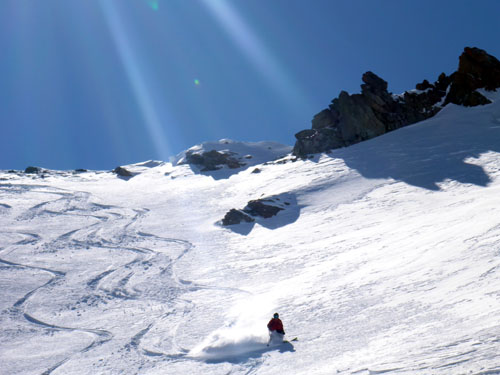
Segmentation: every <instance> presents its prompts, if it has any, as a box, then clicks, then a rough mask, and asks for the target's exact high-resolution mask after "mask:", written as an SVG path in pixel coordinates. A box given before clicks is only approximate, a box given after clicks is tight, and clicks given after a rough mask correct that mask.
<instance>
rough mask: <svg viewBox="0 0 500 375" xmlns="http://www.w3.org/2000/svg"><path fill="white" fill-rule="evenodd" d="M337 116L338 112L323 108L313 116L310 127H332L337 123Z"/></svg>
mask: <svg viewBox="0 0 500 375" xmlns="http://www.w3.org/2000/svg"><path fill="white" fill-rule="evenodd" d="M338 116H339V114H338V113H336V112H332V111H331V110H330V109H324V110H322V111H321V112H319V113H317V114H316V115H315V116H314V117H313V119H312V128H313V129H316V130H317V129H323V128H331V127H334V126H335V125H336V124H337V123H338V120H339V118H338Z"/></svg>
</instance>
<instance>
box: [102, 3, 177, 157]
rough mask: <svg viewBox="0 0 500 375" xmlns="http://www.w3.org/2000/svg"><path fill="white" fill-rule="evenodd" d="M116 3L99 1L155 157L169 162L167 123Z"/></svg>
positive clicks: (170, 120)
mask: <svg viewBox="0 0 500 375" xmlns="http://www.w3.org/2000/svg"><path fill="white" fill-rule="evenodd" d="M113 4H114V3H113V2H112V1H105V0H103V1H101V2H100V5H101V9H102V11H103V13H104V15H105V18H106V22H107V23H108V27H109V29H110V31H111V35H112V38H113V40H114V42H115V44H116V47H117V50H118V53H119V55H120V58H121V60H122V63H123V67H124V69H125V72H126V74H127V77H128V80H129V82H130V85H131V87H132V89H133V92H134V95H135V98H136V100H137V103H138V105H139V108H140V110H141V112H142V116H143V118H144V121H145V126H146V128H147V130H148V132H149V136H150V138H151V140H152V142H153V144H154V146H155V151H156V155H158V156H159V157H160V158H161V159H162V160H168V158H169V156H170V147H169V144H168V142H167V137H166V134H165V130H164V128H163V124H164V123H165V121H162V118H160V115H159V113H158V110H157V108H156V105H155V101H154V98H153V95H152V91H151V90H150V88H149V87H148V84H147V82H146V78H145V76H144V73H143V71H142V69H141V67H140V61H139V59H138V57H137V54H136V53H135V51H134V49H133V47H132V45H131V43H130V42H129V40H130V39H129V38H127V30H126V27H125V25H124V23H123V21H122V19H121V18H120V15H119V13H118V11H117V10H116V8H115V7H114V5H113ZM162 113H163V112H162ZM163 117H164V116H163ZM167 120H169V121H168V122H170V123H171V122H172V119H171V118H169V119H167Z"/></svg>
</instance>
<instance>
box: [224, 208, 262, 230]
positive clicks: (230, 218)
mask: <svg viewBox="0 0 500 375" xmlns="http://www.w3.org/2000/svg"><path fill="white" fill-rule="evenodd" d="M242 221H245V222H247V223H251V222H253V221H255V220H254V219H252V218H251V217H250V216H248V215H247V214H246V213H244V212H242V211H241V210H237V209H235V208H231V209H230V210H229V211H228V212H227V213H226V215H225V216H224V218H223V219H222V225H224V226H227V225H235V224H239V223H241V222H242Z"/></svg>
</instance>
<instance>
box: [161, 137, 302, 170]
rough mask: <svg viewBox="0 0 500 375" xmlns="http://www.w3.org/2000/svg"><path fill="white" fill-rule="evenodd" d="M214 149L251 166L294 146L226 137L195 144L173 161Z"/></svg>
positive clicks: (183, 160) (271, 159)
mask: <svg viewBox="0 0 500 375" xmlns="http://www.w3.org/2000/svg"><path fill="white" fill-rule="evenodd" d="M212 150H215V151H217V152H220V153H223V154H227V155H231V156H232V157H233V158H234V159H236V160H238V161H240V162H241V163H244V164H245V165H246V167H249V166H253V165H257V164H263V163H266V162H269V161H273V160H276V159H279V158H281V157H283V156H286V155H287V154H289V153H290V152H291V151H292V147H291V146H288V145H284V144H281V143H277V142H269V141H262V142H239V141H234V140H231V139H225V138H224V139H221V140H219V141H215V142H203V143H201V144H199V145H196V146H193V147H191V148H189V149H188V150H186V151H183V152H181V153H179V154H178V155H177V156H175V157H173V158H172V160H171V162H172V164H173V165H179V164H186V163H187V159H186V155H187V154H198V155H201V154H203V153H205V152H210V151H212Z"/></svg>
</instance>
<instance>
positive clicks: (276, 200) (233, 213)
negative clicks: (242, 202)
mask: <svg viewBox="0 0 500 375" xmlns="http://www.w3.org/2000/svg"><path fill="white" fill-rule="evenodd" d="M287 197H288V195H287V194H281V195H277V196H270V197H266V198H260V199H254V200H251V201H249V202H248V203H247V205H246V206H245V208H243V209H242V210H238V209H235V208H232V209H231V210H229V211H228V212H227V213H226V215H225V216H224V218H223V219H222V225H225V226H227V225H234V224H239V223H241V222H243V221H245V222H247V223H250V222H253V221H255V219H256V218H263V219H269V218H271V217H273V216H276V215H277V214H278V213H279V212H280V211H282V210H284V209H285V207H287V206H290V205H291V203H290V202H289V201H288V199H287Z"/></svg>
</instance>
